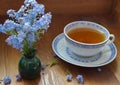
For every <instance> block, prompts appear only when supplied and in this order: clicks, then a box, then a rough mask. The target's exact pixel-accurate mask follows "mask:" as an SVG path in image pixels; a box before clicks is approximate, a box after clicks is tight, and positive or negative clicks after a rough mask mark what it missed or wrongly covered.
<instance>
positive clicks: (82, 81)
mask: <svg viewBox="0 0 120 85" xmlns="http://www.w3.org/2000/svg"><path fill="white" fill-rule="evenodd" d="M76 79H77V81H78V83H81V84H83V83H84V79H83V76H82V75H77V77H76Z"/></svg>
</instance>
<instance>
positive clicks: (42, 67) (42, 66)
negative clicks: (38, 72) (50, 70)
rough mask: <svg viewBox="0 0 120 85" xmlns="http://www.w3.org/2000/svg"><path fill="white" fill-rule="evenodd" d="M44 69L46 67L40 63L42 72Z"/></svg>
mask: <svg viewBox="0 0 120 85" xmlns="http://www.w3.org/2000/svg"><path fill="white" fill-rule="evenodd" d="M45 68H46V65H45V64H44V63H43V62H42V63H41V69H42V70H44V69H45Z"/></svg>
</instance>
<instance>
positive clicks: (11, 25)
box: [3, 19, 16, 31]
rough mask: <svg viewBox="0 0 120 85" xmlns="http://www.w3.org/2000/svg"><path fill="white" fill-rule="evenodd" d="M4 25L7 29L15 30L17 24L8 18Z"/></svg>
mask: <svg viewBox="0 0 120 85" xmlns="http://www.w3.org/2000/svg"><path fill="white" fill-rule="evenodd" d="M3 26H4V27H5V31H9V30H14V29H15V26H16V24H15V22H14V21H12V20H9V19H8V20H6V21H5V23H4V25H3Z"/></svg>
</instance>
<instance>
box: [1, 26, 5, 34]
mask: <svg viewBox="0 0 120 85" xmlns="http://www.w3.org/2000/svg"><path fill="white" fill-rule="evenodd" d="M0 32H1V33H5V34H6V32H5V27H4V26H2V24H0Z"/></svg>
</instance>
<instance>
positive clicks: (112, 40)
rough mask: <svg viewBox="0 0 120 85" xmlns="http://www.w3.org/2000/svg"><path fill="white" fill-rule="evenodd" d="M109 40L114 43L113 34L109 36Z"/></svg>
mask: <svg viewBox="0 0 120 85" xmlns="http://www.w3.org/2000/svg"><path fill="white" fill-rule="evenodd" d="M109 40H110V41H111V42H114V41H115V36H114V34H110V37H109Z"/></svg>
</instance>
